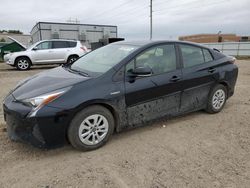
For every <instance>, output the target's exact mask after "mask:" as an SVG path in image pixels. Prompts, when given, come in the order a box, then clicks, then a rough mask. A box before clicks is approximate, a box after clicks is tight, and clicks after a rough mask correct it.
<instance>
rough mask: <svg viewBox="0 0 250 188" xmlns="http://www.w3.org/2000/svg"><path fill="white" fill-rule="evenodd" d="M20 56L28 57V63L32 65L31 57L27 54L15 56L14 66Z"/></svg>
mask: <svg viewBox="0 0 250 188" xmlns="http://www.w3.org/2000/svg"><path fill="white" fill-rule="evenodd" d="M21 57H25V58H28V59H29V61H30V63H31V65H33V63H32V61H31V59H30V57H29V56H27V55H20V56H17V57H16V58H15V60H14V66H16V64H17V60H18V59H19V58H21Z"/></svg>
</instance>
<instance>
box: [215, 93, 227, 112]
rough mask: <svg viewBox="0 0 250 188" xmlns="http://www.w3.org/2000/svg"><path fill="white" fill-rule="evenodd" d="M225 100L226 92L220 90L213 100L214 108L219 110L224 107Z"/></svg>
mask: <svg viewBox="0 0 250 188" xmlns="http://www.w3.org/2000/svg"><path fill="white" fill-rule="evenodd" d="M225 99H226V94H225V91H224V90H222V89H218V90H217V91H215V93H214V95H213V98H212V105H213V108H214V109H216V110H219V109H220V108H221V107H222V106H223V105H224V103H225Z"/></svg>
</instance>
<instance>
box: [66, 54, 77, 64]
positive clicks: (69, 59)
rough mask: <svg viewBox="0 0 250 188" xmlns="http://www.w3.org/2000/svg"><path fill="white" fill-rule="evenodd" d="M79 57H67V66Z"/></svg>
mask: <svg viewBox="0 0 250 188" xmlns="http://www.w3.org/2000/svg"><path fill="white" fill-rule="evenodd" d="M78 58H79V57H78V56H77V55H71V56H69V57H68V60H67V64H69V63H74V62H75V61H76V60H77V59H78Z"/></svg>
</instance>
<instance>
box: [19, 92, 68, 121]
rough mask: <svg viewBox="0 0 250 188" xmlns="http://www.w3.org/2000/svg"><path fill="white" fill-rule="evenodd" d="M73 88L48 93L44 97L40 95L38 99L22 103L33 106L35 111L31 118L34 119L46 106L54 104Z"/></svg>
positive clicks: (30, 114)
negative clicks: (54, 101)
mask: <svg viewBox="0 0 250 188" xmlns="http://www.w3.org/2000/svg"><path fill="white" fill-rule="evenodd" d="M70 88H71V87H67V88H63V89H60V90H56V91H53V92H51V93H47V94H44V95H40V96H38V97H33V98H30V99H24V100H22V101H21V102H22V103H24V104H26V105H28V106H31V107H32V108H33V109H32V111H31V112H30V113H29V115H28V116H29V117H33V116H35V115H36V113H37V111H38V110H39V109H40V108H41V107H43V106H44V105H46V104H48V103H50V102H52V101H53V100H55V99H57V98H58V97H60V96H61V95H62V94H63V93H65V92H66V91H68V90H69V89H70Z"/></svg>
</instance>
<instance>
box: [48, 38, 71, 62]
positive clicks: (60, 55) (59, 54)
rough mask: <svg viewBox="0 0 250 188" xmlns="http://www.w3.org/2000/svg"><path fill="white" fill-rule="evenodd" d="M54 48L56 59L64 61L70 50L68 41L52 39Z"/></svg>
mask: <svg viewBox="0 0 250 188" xmlns="http://www.w3.org/2000/svg"><path fill="white" fill-rule="evenodd" d="M52 48H53V56H54V60H55V61H56V62H58V63H64V62H65V61H66V57H67V54H68V53H69V51H70V48H69V43H68V41H52Z"/></svg>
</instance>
